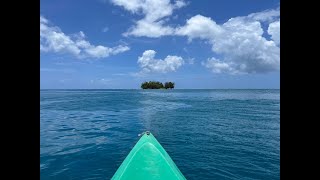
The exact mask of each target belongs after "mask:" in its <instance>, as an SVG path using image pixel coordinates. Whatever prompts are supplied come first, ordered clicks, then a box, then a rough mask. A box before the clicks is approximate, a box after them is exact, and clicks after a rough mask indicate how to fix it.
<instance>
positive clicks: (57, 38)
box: [40, 16, 130, 58]
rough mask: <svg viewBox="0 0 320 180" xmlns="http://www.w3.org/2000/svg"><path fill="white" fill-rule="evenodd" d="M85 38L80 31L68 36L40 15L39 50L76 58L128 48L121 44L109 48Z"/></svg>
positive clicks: (93, 56) (107, 53)
mask: <svg viewBox="0 0 320 180" xmlns="http://www.w3.org/2000/svg"><path fill="white" fill-rule="evenodd" d="M85 38H86V37H85V34H84V33H83V32H82V31H80V32H79V33H78V34H75V35H72V36H68V35H66V34H64V33H63V32H62V31H61V29H60V28H59V27H57V26H52V25H50V23H49V21H48V20H47V19H46V18H44V17H43V16H40V51H43V52H59V53H69V54H72V55H74V56H76V57H77V58H105V57H108V56H110V55H115V54H118V53H122V52H125V51H128V50H129V49H130V48H129V47H128V46H123V45H119V46H116V47H111V48H110V47H106V46H102V45H98V46H95V45H92V44H91V43H90V42H89V41H87V40H85Z"/></svg>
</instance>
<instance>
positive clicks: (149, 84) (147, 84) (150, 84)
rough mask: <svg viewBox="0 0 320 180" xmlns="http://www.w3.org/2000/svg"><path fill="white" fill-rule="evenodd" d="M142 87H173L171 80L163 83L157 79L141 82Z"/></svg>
mask: <svg viewBox="0 0 320 180" xmlns="http://www.w3.org/2000/svg"><path fill="white" fill-rule="evenodd" d="M141 88H142V89H174V83H173V82H165V83H164V85H163V84H162V83H161V82H159V81H149V82H144V83H142V84H141Z"/></svg>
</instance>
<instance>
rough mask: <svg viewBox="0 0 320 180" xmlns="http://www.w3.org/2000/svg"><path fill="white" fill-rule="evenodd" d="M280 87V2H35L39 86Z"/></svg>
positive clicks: (66, 0)
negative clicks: (153, 83)
mask: <svg viewBox="0 0 320 180" xmlns="http://www.w3.org/2000/svg"><path fill="white" fill-rule="evenodd" d="M150 80H154V81H160V82H167V81H172V82H175V88H176V89H225V88H226V89H230V88H235V89H247V88H249V89H251V88H253V89H264V88H272V89H279V88H280V3H279V0H268V1H257V0H201V1H200V0H130V1H129V0H55V1H49V0H40V89H139V88H140V85H141V83H142V82H144V81H150Z"/></svg>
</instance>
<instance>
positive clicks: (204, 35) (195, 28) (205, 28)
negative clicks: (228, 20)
mask: <svg viewBox="0 0 320 180" xmlns="http://www.w3.org/2000/svg"><path fill="white" fill-rule="evenodd" d="M222 31H223V29H222V28H221V27H220V26H219V25H217V24H216V22H214V21H213V20H211V18H208V17H204V16H201V15H196V16H193V17H192V18H190V19H188V20H187V22H186V24H185V25H184V26H182V27H178V28H177V29H176V31H175V34H176V35H180V36H188V38H189V40H192V39H194V38H200V39H212V38H213V37H214V36H217V35H218V34H221V33H222Z"/></svg>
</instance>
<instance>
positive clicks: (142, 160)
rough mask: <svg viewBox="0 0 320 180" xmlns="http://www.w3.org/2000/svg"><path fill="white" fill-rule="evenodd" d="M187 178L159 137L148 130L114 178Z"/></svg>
mask: <svg viewBox="0 0 320 180" xmlns="http://www.w3.org/2000/svg"><path fill="white" fill-rule="evenodd" d="M126 179H148V180H152V179H157V180H174V179H175V180H183V179H186V178H185V177H184V176H183V174H182V173H181V172H180V170H179V169H178V167H177V166H176V165H175V163H174V162H173V160H172V159H171V157H170V156H169V154H168V153H167V152H166V151H165V150H164V148H163V147H162V146H161V144H160V143H159V142H158V141H157V139H156V138H155V137H154V136H153V135H152V134H151V133H150V132H146V133H144V134H143V135H142V137H141V138H140V140H139V141H138V142H137V143H136V145H135V146H134V147H133V149H132V150H131V151H130V153H129V154H128V156H127V157H126V159H125V160H124V161H123V162H122V164H121V165H120V167H119V168H118V170H117V171H116V173H115V174H114V175H113V177H112V180H126Z"/></svg>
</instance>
